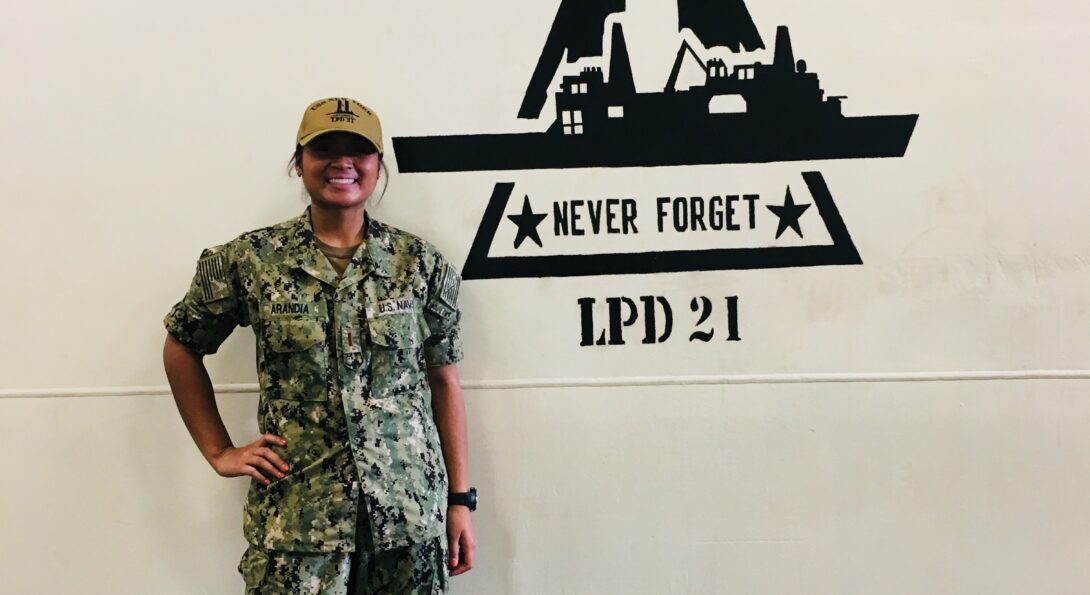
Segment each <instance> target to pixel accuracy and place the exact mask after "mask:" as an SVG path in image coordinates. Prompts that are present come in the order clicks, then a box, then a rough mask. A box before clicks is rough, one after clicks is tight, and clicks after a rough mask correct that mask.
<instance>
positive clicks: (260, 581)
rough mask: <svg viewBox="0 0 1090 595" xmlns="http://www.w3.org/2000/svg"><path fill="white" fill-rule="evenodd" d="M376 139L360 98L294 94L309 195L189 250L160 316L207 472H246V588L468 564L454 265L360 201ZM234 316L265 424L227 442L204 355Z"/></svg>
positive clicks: (379, 587)
mask: <svg viewBox="0 0 1090 595" xmlns="http://www.w3.org/2000/svg"><path fill="white" fill-rule="evenodd" d="M382 147H383V145H382V129H381V125H380V123H379V120H378V117H377V116H376V115H375V114H374V112H372V111H371V110H370V109H368V108H367V107H365V106H364V105H362V104H360V103H359V102H357V101H355V100H351V99H344V98H339V99H338V98H334V99H322V100H318V101H316V102H314V103H312V104H311V105H310V106H308V107H307V109H306V111H305V112H304V114H303V120H302V123H301V124H300V126H299V132H298V135H297V137H296V151H295V156H294V157H293V159H292V168H293V169H294V171H295V173H296V174H297V175H299V176H300V177H301V178H302V180H303V186H304V187H305V188H306V191H307V193H308V194H309V195H310V199H311V203H310V206H309V207H308V209H307V210H306V211H305V212H304V213H303V214H302V215H301V216H299V217H296V218H294V219H291V220H289V221H286V222H284V223H281V224H279V225H275V226H272V227H268V228H264V229H259V230H256V231H252V232H249V233H246V234H243V235H242V236H240V237H238V238H236V239H235V240H233V241H231V242H228V243H227V244H224V245H222V246H217V247H214V248H210V249H208V250H205V251H204V253H203V254H202V255H201V258H200V260H199V262H198V264H197V274H196V277H195V278H194V280H193V284H192V286H191V288H190V290H189V292H188V293H187V294H186V296H185V297H184V298H183V299H182V301H180V302H179V303H178V304H177V305H175V306H174V308H173V309H172V310H171V312H170V313H169V314H168V315H167V317H166V319H165V323H166V327H167V331H168V337H167V339H166V345H165V347H164V353H163V359H164V363H165V366H166V371H167V377H168V378H169V380H170V386H171V390H172V391H173V393H174V398H175V401H176V403H177V405H178V410H179V412H180V413H181V416H182V419H183V420H184V421H185V424H186V427H187V428H188V429H189V432H190V434H191V435H192V436H193V440H194V441H195V442H196V444H197V447H198V448H199V449H200V451H201V453H202V454H203V455H204V457H205V459H207V460H208V462H209V464H211V465H212V467H213V468H214V469H215V470H216V472H217V473H219V474H220V475H222V476H224V477H237V476H250V477H251V478H252V481H251V483H250V490H249V493H248V495H247V502H246V508H245V511H244V532H245V536H246V539H247V541H248V542H249V544H250V546H249V548H247V550H246V553H245V554H244V555H243V557H242V561H241V562H240V564H239V571H240V572H241V573H242V575H243V578H244V580H245V581H246V587H247V593H260V594H262V595H268V594H279V593H292V594H294V593H308V594H311V593H320V594H323V595H325V594H338V595H340V594H355V593H438V592H443V591H445V589H446V582H447V574H448V566H449V574H451V575H457V574H461V573H463V572H465V571H467V570H469V569H470V568H471V567H472V565H473V553H474V550H475V547H476V543H475V537H474V533H473V523H472V521H471V519H470V514H469V513H470V511H471V509H473V508H475V506H476V490H473V489H472V488H470V486H469V478H468V470H467V466H468V465H467V454H466V425H465V408H464V404H463V401H462V393H461V388H460V385H459V380H458V372H457V368H456V366H455V363H456V362H457V361H458V360H460V359H461V357H462V347H461V340H460V338H459V334H458V319H459V312H458V308H457V297H458V286H459V282H460V278H459V276H458V274H457V272H456V271H455V270H454V269H453V268H452V267H451V266H450V264H448V263H447V262H446V260H444V259H443V257H442V255H440V254H439V253H438V251H436V250H435V248H434V247H433V246H431V245H430V244H428V243H427V242H424V241H423V240H421V239H419V238H417V237H415V236H413V235H411V234H408V233H406V232H403V231H401V230H398V229H396V228H393V227H391V226H388V225H385V224H383V223H380V222H379V221H376V220H375V219H374V218H372V217H370V216H368V215H367V214H366V212H365V206H366V204H367V200H368V198H370V196H371V194H372V193H373V192H374V190H375V187H376V183H377V181H378V178H379V173H380V165H381V159H382ZM240 325H241V326H250V325H252V326H253V328H254V334H255V335H256V337H257V343H258V349H257V368H258V377H259V381H260V388H261V396H260V400H259V404H258V426H259V427H260V429H261V431H262V432H263V435H262V436H260V437H259V438H257V439H256V440H254V441H252V442H250V443H249V444H246V445H244V446H240V447H236V446H234V445H233V443H232V442H231V438H230V436H228V434H227V431H226V429H225V428H224V425H223V421H222V419H221V418H220V415H219V411H218V410H217V408H216V401H215V398H214V395H213V392H212V385H211V382H210V380H209V377H208V372H207V370H206V369H205V367H204V364H203V363H202V357H203V356H204V355H206V354H209V353H214V352H215V351H216V350H217V349H218V348H219V346H220V344H222V343H223V341H224V340H225V339H226V338H227V336H228V335H229V334H230V333H231V331H232V330H233V329H234V328H235V327H236V326H240ZM448 478H449V482H448ZM448 483H449V494H448ZM448 496H449V497H448ZM444 529H445V534H446V536H445V539H444Z"/></svg>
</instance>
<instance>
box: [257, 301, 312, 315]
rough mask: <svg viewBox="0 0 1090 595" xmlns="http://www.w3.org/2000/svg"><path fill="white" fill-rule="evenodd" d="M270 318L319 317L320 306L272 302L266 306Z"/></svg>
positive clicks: (303, 303)
mask: <svg viewBox="0 0 1090 595" xmlns="http://www.w3.org/2000/svg"><path fill="white" fill-rule="evenodd" d="M266 309H267V310H268V313H269V315H270V316H318V315H319V314H321V313H320V312H319V311H318V305H317V304H313V303H311V302H272V303H270V304H268V306H266Z"/></svg>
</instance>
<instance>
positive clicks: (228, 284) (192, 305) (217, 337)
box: [163, 246, 245, 355]
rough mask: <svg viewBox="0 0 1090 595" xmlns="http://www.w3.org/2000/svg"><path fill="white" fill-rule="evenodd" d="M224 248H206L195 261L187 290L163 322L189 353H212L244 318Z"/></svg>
mask: <svg viewBox="0 0 1090 595" xmlns="http://www.w3.org/2000/svg"><path fill="white" fill-rule="evenodd" d="M237 293H238V292H237V284H236V283H235V282H234V274H233V273H232V268H231V263H230V260H229V258H228V255H227V249H226V247H224V246H217V247H215V248H209V249H208V250H205V251H204V252H203V253H201V258H200V260H198V261H197V273H196V275H194V276H193V283H192V284H191V285H190V287H189V291H188V292H187V293H186V294H185V297H184V298H182V301H180V302H178V303H177V304H175V305H174V307H173V308H171V310H170V312H169V313H168V314H167V315H166V318H164V319H163V323H164V324H165V325H166V328H167V332H168V333H170V335H171V336H172V337H174V338H175V339H177V340H178V342H179V343H181V344H182V345H185V346H186V347H187V348H189V350H190V351H192V352H194V353H197V354H200V355H206V354H210V353H215V352H216V350H218V349H219V347H220V345H222V344H223V342H224V341H225V340H226V339H227V337H228V336H229V335H230V334H231V331H233V330H234V329H235V327H236V326H239V325H240V324H245V315H244V313H243V312H242V311H241V309H242V305H241V303H240V300H239V299H238V295H237Z"/></svg>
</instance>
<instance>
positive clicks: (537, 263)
mask: <svg viewBox="0 0 1090 595" xmlns="http://www.w3.org/2000/svg"><path fill="white" fill-rule="evenodd" d="M625 11H626V3H625V1H624V0H595V1H588V0H563V1H562V2H561V3H560V5H559V8H558V10H557V12H556V16H555V17H554V19H553V23H552V26H551V28H550V30H549V33H548V36H547V38H546V39H545V44H544V47H543V48H542V50H541V53H540V55H539V58H538V61H537V64H536V66H535V67H534V69H533V73H532V75H531V76H530V80H529V83H528V84H527V86H526V89H525V93H524V95H523V99H522V103H521V105H520V106H518V109H517V116H518V118H521V119H524V120H533V121H539V122H541V123H542V129H540V130H539V131H531V132H511V133H489V134H472V133H470V134H453V135H432V136H402V137H395V138H394V139H393V147H394V151H395V154H396V156H397V163H398V169H399V171H400V172H402V173H433V174H435V173H443V172H469V171H505V172H512V173H508V174H506V179H502V180H500V181H497V182H496V183H495V184H494V186H493V187H492V190H491V196H490V198H489V199H488V203H487V206H486V208H485V211H484V215H483V217H482V219H481V222H480V225H479V227H478V230H477V232H476V235H475V238H474V240H473V243H472V246H471V248H470V250H469V254H468V257H467V259H466V262H465V265H464V267H463V277H464V279H466V280H474V279H504V278H527V277H530V278H535V277H536V278H540V277H575V276H591V275H632V274H650V273H669V272H687V271H716V270H744V269H769V268H789V267H811V266H827V265H858V264H862V262H863V261H862V258H861V257H860V254H859V251H858V250H857V249H856V246H855V244H854V243H853V241H852V238H851V235H850V233H849V232H848V227H847V225H846V224H845V222H844V220H843V218H842V217H841V215H840V212H839V211H838V209H837V207H836V203H835V200H834V198H833V195H832V192H831V190H830V188H829V185H828V183H827V182H826V179H825V176H824V175H823V174H822V173H821V172H820V171H816V170H813V166H812V165H807V167H806V169H805V171H799V172H798V173H797V174H795V175H792V176H781V177H780V178H779V179H776V180H774V181H769V180H768V179H767V177H765V178H764V179H762V180H761V181H759V182H756V181H747V180H740V179H739V177H738V176H736V175H733V174H734V171H733V170H732V169H730V168H732V167H733V168H737V167H738V166H739V164H749V166H751V167H760V166H761V164H773V163H786V162H794V161H816V160H831V159H838V160H844V159H862V158H889V157H902V156H904V154H905V152H906V150H907V148H908V144H909V141H910V139H911V137H912V134H913V131H914V129H915V126H916V122H917V119H918V115H917V114H905V115H864V116H849V115H845V113H844V109H843V108H844V104H845V100H846V99H847V98H846V97H845V96H842V95H829V94H827V93H826V91H825V90H824V89H823V88H822V86H821V83H820V81H819V78H818V75H817V73H815V72H811V71H810V70H809V67H808V65H807V63H806V61H805V60H804V59H799V58H797V57H796V48H795V47H794V45H793V43H792V39H791V33H790V31H789V29H788V27H787V26H783V25H780V26H778V27H776V28H775V36H774V43H773V45H772V47H771V48H769V47H767V46H766V44H765V41H764V38H762V36H761V33H760V31H759V28H758V26H757V25H756V24H755V23H754V21H753V19H752V18H751V16H750V13H749V11H748V9H747V8H746V6H745V3H744V2H743V0H729V1H724V0H678V2H677V13H676V14H677V23H676V26H677V31H678V32H679V39H680V44H679V47H678V48H677V53H676V56H674V58H673V62H672V67H671V68H670V69H669V72H668V73H666V76H665V80H663V81H661V85H662V86H661V88H656V89H652V90H642V91H641V90H638V89H637V85H636V83H635V77H634V74H633V66H632V59H631V57H630V55H631V52H630V46H629V45H628V43H627V41H626V36H625V25H624V22H623V19H622V18H621V17H622V16H623V14H624V13H625ZM607 48H608V53H607V52H606V51H605V50H606V49H607ZM728 50H729V52H730V53H731V56H732V57H733V59H731V60H725V59H724V58H723V54H724V53H725V52H726V51H728ZM769 52H771V56H772V59H771V62H770V63H762V61H761V59H760V58H761V57H762V56H766V55H767V54H768V53H769ZM800 55H801V53H800ZM573 71H574V72H573ZM685 81H688V82H687V84H686V83H685ZM550 88H552V89H556V91H555V92H554V94H553V96H552V99H553V102H552V104H553V109H552V111H551V113H550V111H549V110H547V109H546V106H547V104H548V103H549V99H550V97H549V93H548V92H549V89H550ZM515 113H516V112H515V107H514V106H512V116H514V115H515ZM545 114H547V116H546V115H545ZM701 165H702V166H707V165H724V166H726V168H725V169H724V172H728V171H729V172H731V176H730V177H729V178H728V177H727V175H726V173H724V176H723V178H724V186H726V187H718V188H706V189H703V190H701V189H693V188H691V187H686V184H685V183H684V182H685V180H686V179H687V178H688V176H686V174H685V171H684V169H683V167H684V166H701ZM575 168H658V169H656V170H655V172H656V173H655V176H654V177H655V178H656V179H659V178H667V179H675V180H677V181H678V183H679V188H680V189H679V190H678V191H669V192H665V193H664V192H661V191H659V192H654V191H652V190H648V191H647V192H645V193H643V194H642V195H632V194H631V193H630V192H629V193H625V192H619V193H618V195H614V196H598V197H596V196H593V195H591V196H588V194H587V192H586V190H585V189H582V188H579V189H572V190H571V191H565V190H564V188H563V183H562V182H560V181H554V182H552V183H548V184H543V183H542V182H541V177H540V176H532V177H529V178H525V177H523V179H520V176H518V175H517V173H514V172H517V171H528V170H566V169H575ZM642 171H645V172H646V171H647V170H642ZM640 175H641V177H642V178H646V177H647V176H648V173H643V174H640ZM510 238H513V239H510ZM724 300H725V301H724ZM599 302H600V303H599ZM712 304H717V305H719V306H721V307H720V308H719V309H721V310H722V311H723V312H724V313H725V314H724V315H723V316H721V317H722V318H723V320H722V321H721V322H722V324H720V327H721V328H722V330H721V331H719V332H720V336H721V337H726V338H727V340H735V341H736V340H739V333H738V322H737V317H738V296H719V297H713V296H695V297H693V298H692V300H691V302H690V303H689V304H685V305H686V306H691V307H690V308H687V309H689V310H691V311H692V313H693V314H694V315H696V316H697V319H694V321H693V322H694V323H695V324H694V325H693V327H694V328H693V329H690V332H688V333H686V334H688V337H689V340H690V341H706V340H710V338H711V336H713V334H714V331H712V330H711V329H710V328H708V329H704V328H702V325H705V324H710V322H708V321H709V320H710V319H711V318H712V314H711V312H712V310H713V308H712ZM578 305H579V308H580V312H581V320H582V329H581V341H580V344H581V345H583V346H590V345H618V344H624V343H625V338H624V332H625V331H626V330H628V327H640V325H641V324H642V325H643V326H642V327H640V329H641V330H640V331H639V332H640V333H641V335H640V337H639V339H638V340H639V342H642V343H662V342H665V341H666V340H668V339H669V338H670V337H671V336H672V335H673V317H674V314H673V312H674V310H675V309H676V308H675V307H674V306H673V305H671V304H670V303H669V302H668V301H667V300H665V299H662V298H661V297H658V296H632V297H624V296H617V297H610V298H605V297H603V298H589V297H588V298H584V299H582V300H580V301H579V304H578ZM603 308H604V309H603ZM596 311H597V312H598V313H599V316H598V320H596V319H595V312H596ZM603 313H604V318H603V315H602V314H603ZM632 333H633V331H632V330H628V334H629V336H632Z"/></svg>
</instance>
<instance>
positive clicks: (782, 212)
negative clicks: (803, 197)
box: [765, 186, 810, 240]
mask: <svg viewBox="0 0 1090 595" xmlns="http://www.w3.org/2000/svg"><path fill="white" fill-rule="evenodd" d="M765 206H766V207H768V210H770V211H772V212H773V213H775V214H776V216H777V217H779V218H780V226H779V227H778V228H776V239H777V240H778V239H780V236H781V235H783V232H785V231H787V228H788V227H790V228H791V229H793V230H795V233H797V234H799V237H800V238H801V237H802V228H800V227H799V217H802V214H803V213H805V212H806V209H809V208H810V205H797V204H795V199H794V198H791V187H790V186H788V187H787V198H784V199H783V205H782V206H775V205H765Z"/></svg>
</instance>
